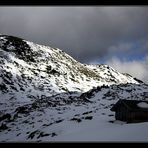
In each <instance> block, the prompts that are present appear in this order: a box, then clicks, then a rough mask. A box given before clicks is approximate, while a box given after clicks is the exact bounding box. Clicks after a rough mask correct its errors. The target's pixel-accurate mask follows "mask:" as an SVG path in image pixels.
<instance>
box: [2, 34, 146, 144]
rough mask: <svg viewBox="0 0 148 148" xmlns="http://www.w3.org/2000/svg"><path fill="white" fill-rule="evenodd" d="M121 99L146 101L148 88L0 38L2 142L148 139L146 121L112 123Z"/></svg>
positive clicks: (58, 53) (55, 52) (100, 67)
mask: <svg viewBox="0 0 148 148" xmlns="http://www.w3.org/2000/svg"><path fill="white" fill-rule="evenodd" d="M119 99H130V100H131V99H134V100H135V99H136V100H148V85H147V84H145V83H144V82H142V81H141V80H138V79H137V78H133V77H132V76H131V75H129V74H125V73H124V74H123V73H119V72H118V71H117V70H115V69H113V68H112V67H110V66H109V65H105V64H97V65H87V64H82V63H80V62H78V61H76V60H75V59H73V58H72V57H71V56H70V55H68V54H66V53H65V52H64V51H62V50H60V49H58V48H55V47H48V46H43V45H38V44H35V43H33V42H30V41H27V40H24V39H21V38H18V37H14V36H8V35H0V141H1V142H7V141H36V142H42V141H48V142H50V141H110V140H111V141H118V140H119V141H122V140H126V141H131V140H132V141H133V140H135V141H137V140H140V141H142V140H144V141H146V140H148V129H147V126H148V123H147V122H145V123H137V124H126V123H123V122H119V121H114V120H115V117H114V113H113V112H111V111H110V109H111V107H112V106H113V104H115V103H116V102H117V101H118V100H119Z"/></svg>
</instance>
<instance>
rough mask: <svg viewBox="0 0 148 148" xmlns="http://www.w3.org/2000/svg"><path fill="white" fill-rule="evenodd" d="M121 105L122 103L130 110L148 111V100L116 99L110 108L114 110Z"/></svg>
mask: <svg viewBox="0 0 148 148" xmlns="http://www.w3.org/2000/svg"><path fill="white" fill-rule="evenodd" d="M121 105H124V106H125V107H126V108H128V109H129V110H132V111H148V101H142V100H125V99H123V100H122V99H120V100H118V102H117V103H116V104H114V105H113V107H112V108H111V111H116V110H117V108H118V107H120V106H121Z"/></svg>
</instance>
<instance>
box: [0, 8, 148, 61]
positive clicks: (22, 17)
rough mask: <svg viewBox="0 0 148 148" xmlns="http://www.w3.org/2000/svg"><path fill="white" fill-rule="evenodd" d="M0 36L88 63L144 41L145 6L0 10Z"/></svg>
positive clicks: (147, 22) (147, 24)
mask: <svg viewBox="0 0 148 148" xmlns="http://www.w3.org/2000/svg"><path fill="white" fill-rule="evenodd" d="M0 33H1V34H10V35H16V36H19V37H23V38H25V39H28V40H31V41H34V42H36V43H39V44H46V45H50V46H55V47H58V48H61V49H63V50H64V51H65V52H67V53H69V54H70V55H72V56H73V57H75V58H76V59H78V60H79V61H81V62H90V61H91V60H94V59H95V58H96V59H101V58H102V57H105V56H110V55H111V53H114V52H116V51H117V50H118V49H117V48H116V49H115V48H113V47H118V46H120V43H121V44H122V45H123V46H124V43H125V45H127V43H129V44H133V43H136V42H147V40H148V7H0ZM128 50H129V51H130V52H133V53H134V49H133V48H129V49H128ZM126 52H128V51H126Z"/></svg>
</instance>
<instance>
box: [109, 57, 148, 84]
mask: <svg viewBox="0 0 148 148" xmlns="http://www.w3.org/2000/svg"><path fill="white" fill-rule="evenodd" d="M106 63H107V64H108V65H110V66H112V67H113V68H114V69H116V70H118V71H119V72H121V73H128V74H130V75H132V76H133V77H136V78H138V79H140V80H142V81H144V82H145V83H147V84H148V55H147V56H145V58H144V59H143V60H133V61H125V60H124V61H121V60H120V59H118V58H116V57H113V58H112V59H110V60H108V61H107V62H106Z"/></svg>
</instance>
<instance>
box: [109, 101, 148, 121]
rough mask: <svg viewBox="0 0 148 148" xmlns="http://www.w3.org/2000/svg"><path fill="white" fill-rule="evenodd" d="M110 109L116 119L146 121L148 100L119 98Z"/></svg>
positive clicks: (147, 117) (147, 118)
mask: <svg viewBox="0 0 148 148" xmlns="http://www.w3.org/2000/svg"><path fill="white" fill-rule="evenodd" d="M111 111H114V112H115V118H116V120H121V121H126V122H128V123H131V122H143V121H148V101H139V100H121V99H120V100H119V101H118V102H117V103H116V104H115V105H113V107H112V108H111Z"/></svg>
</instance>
